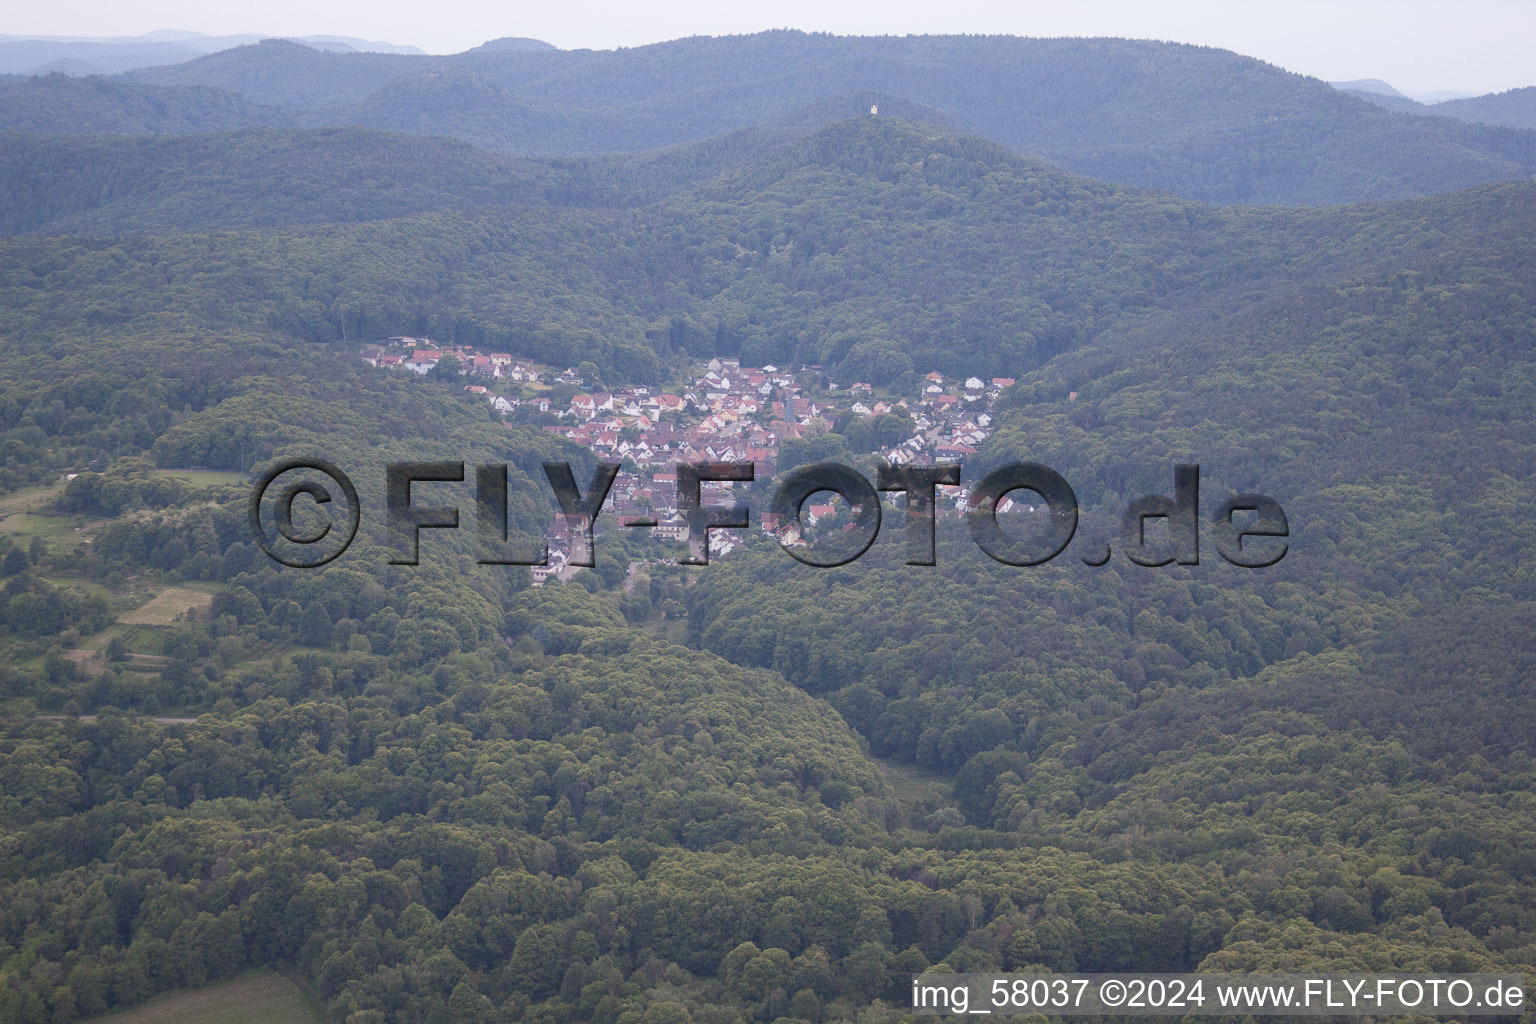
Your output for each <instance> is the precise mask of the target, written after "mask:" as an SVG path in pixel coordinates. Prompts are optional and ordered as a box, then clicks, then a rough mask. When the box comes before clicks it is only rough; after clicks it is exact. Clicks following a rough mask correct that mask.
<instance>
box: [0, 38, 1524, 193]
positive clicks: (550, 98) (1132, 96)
mask: <svg viewBox="0 0 1536 1024" xmlns="http://www.w3.org/2000/svg"><path fill="white" fill-rule="evenodd" d="M114 81H115V82H116V83H118V84H119V85H120V87H121V88H125V89H129V90H132V89H136V88H141V87H146V86H149V85H155V86H160V87H162V88H172V89H174V90H180V89H186V88H192V87H200V88H204V89H208V88H212V89H217V90H221V91H223V92H224V93H233V94H235V95H237V96H239V97H241V98H242V99H243V100H244V101H246V102H247V103H249V104H255V105H258V107H259V108H260V109H261V110H270V109H277V110H281V111H283V112H284V113H283V114H282V115H281V116H283V117H290V118H302V119H303V120H304V121H305V122H306V123H309V124H315V125H320V124H354V125H362V126H367V127H373V128H381V129H391V130H401V131H412V132H419V131H426V132H431V133H439V132H446V133H449V134H453V135H456V136H459V137H461V138H465V139H468V140H470V141H473V142H476V143H477V144H480V145H484V146H487V147H491V148H495V149H500V150H503V151H507V152H513V153H519V154H524V155H540V154H556V153H560V154H598V153H606V152H614V151H638V150H648V149H653V148H656V147H661V146H667V145H673V144H676V143H679V142H685V141H689V140H697V139H702V138H706V137H709V136H714V135H719V134H721V133H724V132H728V131H732V130H735V129H739V128H745V127H752V126H762V125H768V124H773V123H777V122H779V121H781V120H783V119H784V118H786V117H788V116H791V115H792V113H793V112H794V111H797V110H801V109H805V108H807V107H810V108H815V107H817V106H819V105H825V104H827V103H829V102H833V103H838V104H843V106H842V109H841V111H840V113H841V114H842V115H848V114H852V113H856V112H859V111H861V110H867V109H868V106H869V103H868V100H867V97H868V96H870V95H872V94H884V95H887V96H889V97H895V98H899V99H900V100H904V101H906V102H907V103H909V104H915V105H921V106H922V107H925V108H928V109H930V110H932V111H933V112H935V113H936V114H937V115H938V116H940V117H942V118H943V119H946V120H949V121H951V122H952V123H954V124H955V125H957V126H959V127H962V128H964V129H965V130H967V131H971V132H975V133H977V134H980V135H983V136H985V137H987V138H990V139H993V140H995V141H997V142H1000V143H1002V144H1004V145H1006V146H1008V147H1010V148H1012V149H1014V150H1016V151H1019V152H1024V153H1030V154H1034V155H1037V156H1043V157H1045V158H1047V159H1049V160H1051V161H1053V162H1056V163H1059V164H1060V165H1062V166H1063V167H1066V168H1068V169H1070V170H1074V171H1077V172H1079V173H1083V174H1087V175H1090V176H1093V177H1096V178H1100V179H1104V180H1109V181H1117V182H1125V183H1130V184H1137V185H1145V186H1150V187H1154V188H1160V189H1166V190H1169V191H1173V192H1176V193H1178V194H1181V195H1184V196H1187V197H1191V198H1197V199H1203V200H1207V201H1212V202H1218V203H1237V202H1256V203H1287V204H1319V203H1335V202H1348V201H1354V200H1363V199H1387V198H1401V197H1408V196H1416V195H1424V194H1429V193H1435V192H1443V191H1449V190H1453V189H1459V188H1465V187H1468V186H1471V185H1475V184H1480V183H1484V182H1491V181H1497V180H1506V179H1511V178H1524V177H1528V176H1529V175H1530V174H1531V173H1532V171H1533V169H1536V143H1533V141H1532V140H1533V138H1536V136H1533V135H1531V134H1530V133H1527V132H1522V131H1517V130H1513V129H1507V128H1491V127H1485V126H1475V125H1468V124H1465V123H1461V122H1457V121H1454V120H1450V119H1445V118H1422V117H1414V116H1401V115H1394V114H1391V113H1389V112H1387V111H1384V110H1382V109H1380V108H1379V107H1377V106H1374V105H1372V104H1370V103H1368V102H1365V101H1363V100H1361V99H1358V98H1356V97H1353V96H1349V95H1346V94H1344V93H1341V92H1339V91H1337V90H1335V89H1333V88H1331V87H1329V86H1328V85H1327V84H1326V83H1323V82H1320V81H1317V80H1314V79H1308V78H1303V77H1301V76H1298V75H1292V74H1288V73H1286V72H1283V71H1281V70H1279V69H1278V68H1275V67H1273V66H1270V65H1267V64H1264V63H1262V62H1260V61H1256V60H1252V59H1250V58H1246V57H1241V56H1238V55H1236V54H1232V53H1229V52H1225V51H1220V50H1214V49H1208V48H1201V47H1191V46H1182V45H1175V44H1166V43H1154V42H1135V41H1128V40H1115V39H1050V40H1047V39H1019V38H1013V37H982V36H915V37H905V38H895V37H868V38H865V37H838V36H829V35H807V34H804V33H798V32H768V33H763V34H759V35H754V36H739V37H724V38H691V39H682V40H676V41H673V42H669V43H660V44H656V45H653V46H645V47H638V48H635V49H626V50H617V51H563V50H555V49H552V48H550V49H533V50H522V49H511V50H508V49H477V50H471V51H468V52H466V53H463V54H457V55H453V56H445V57H427V56H405V55H398V54H371V53H354V54H332V53H322V52H320V51H317V50H314V49H311V48H308V47H305V46H302V45H300V44H296V43H286V42H279V41H267V42H264V43H261V44H258V45H254V46H248V47H241V48H238V49H234V50H228V51H224V52H221V53H217V54H212V55H209V56H208V57H205V58H201V59H198V60H194V61H189V62H186V63H184V64H178V65H174V66H168V67H164V68H151V69H143V70H140V71H135V72H132V73H131V74H130V75H128V76H125V77H120V78H119V79H116V80H114ZM79 89H80V87H79V86H77V85H72V84H68V83H65V82H59V81H54V80H53V79H51V78H50V79H35V80H31V81H29V82H27V83H24V84H22V85H20V86H15V87H12V88H11V89H10V90H9V91H8V92H7V93H6V94H5V95H6V98H5V101H4V103H3V104H0V125H5V126H8V127H13V128H35V127H36V126H38V125H39V124H40V123H41V122H43V121H45V120H47V119H49V118H50V116H52V120H53V121H54V123H56V124H59V125H61V126H63V127H61V128H60V129H59V130H71V129H70V127H68V126H69V125H70V124H71V123H78V124H83V125H85V126H88V127H87V129H86V130H97V131H100V130H121V131H142V130H153V131H178V130H185V129H183V128H179V127H177V123H178V122H179V121H185V120H187V118H186V117H180V118H176V117H172V118H166V119H164V120H165V121H166V122H167V125H166V126H165V127H155V126H152V125H150V124H148V123H146V119H145V117H144V116H143V115H142V113H136V109H137V108H138V107H142V106H145V105H147V104H146V102H145V101H141V100H136V99H132V98H130V97H131V95H132V94H131V92H130V93H128V94H114V93H108V92H103V93H102V94H101V95H100V97H99V99H98V103H97V106H96V108H95V109H93V110H90V111H84V112H81V113H80V114H79V115H77V116H76V117H73V118H72V117H69V116H67V115H68V112H69V110H70V109H71V105H72V104H73V105H75V106H76V107H77V106H78V98H77V97H76V95H75V94H76V93H77V92H78V91H79ZM202 102H203V103H204V104H206V103H207V102H208V101H207V100H206V98H205V99H204V100H203V101H202ZM905 112H906V113H909V114H913V115H915V116H922V115H919V114H918V113H917V110H916V108H915V107H914V108H913V109H909V110H907V111H905ZM53 115H64V116H53ZM255 116H267V117H272V116H277V115H260V114H257V113H252V112H242V111H240V110H231V111H230V112H229V114H228V118H229V121H228V122H226V123H221V124H218V125H214V124H209V123H207V122H206V120H205V121H204V122H202V123H203V126H204V127H205V128H213V127H219V128H238V127H244V126H247V125H249V124H250V123H252V122H251V120H250V118H252V117H255ZM114 123H116V124H117V125H118V127H116V128H115V129H114V128H113V125H114ZM260 123H271V122H270V121H262V122H260Z"/></svg>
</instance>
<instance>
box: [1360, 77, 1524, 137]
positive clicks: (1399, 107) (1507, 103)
mask: <svg viewBox="0 0 1536 1024" xmlns="http://www.w3.org/2000/svg"><path fill="white" fill-rule="evenodd" d="M1353 84H1355V83H1339V88H1341V89H1344V90H1345V91H1346V92H1351V93H1353V94H1355V95H1358V96H1360V97H1361V98H1362V99H1365V100H1368V101H1369V102H1371V103H1375V104H1377V105H1378V106H1381V107H1385V108H1386V109H1388V110H1396V111H1399V112H1402V113H1410V114H1430V115H1433V116H1437V117H1454V118H1457V119H1458V120H1461V121H1468V122H1471V123H1473V124H1488V125H1500V126H1503V127H1506V128H1526V129H1532V128H1536V86H1525V87H1523V88H1520V89H1510V90H1508V91H1507V92H1498V93H1489V94H1488V95H1486V96H1466V97H1461V98H1457V99H1448V100H1443V101H1441V102H1438V103H1421V102H1419V101H1417V100H1412V99H1409V98H1408V97H1406V96H1402V95H1397V96H1391V95H1382V94H1380V93H1376V92H1374V91H1373V90H1369V89H1358V88H1355V89H1350V88H1347V86H1350V85H1353Z"/></svg>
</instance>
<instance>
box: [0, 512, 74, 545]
mask: <svg viewBox="0 0 1536 1024" xmlns="http://www.w3.org/2000/svg"><path fill="white" fill-rule="evenodd" d="M71 529H72V526H71V524H70V521H69V520H68V519H61V518H60V517H58V516H39V515H34V514H32V513H30V512H6V511H4V510H0V533H19V534H22V535H24V536H28V537H31V536H34V535H36V536H38V537H41V538H43V540H45V541H48V540H53V539H56V538H58V537H63V536H66V535H67V534H69V532H70V531H71Z"/></svg>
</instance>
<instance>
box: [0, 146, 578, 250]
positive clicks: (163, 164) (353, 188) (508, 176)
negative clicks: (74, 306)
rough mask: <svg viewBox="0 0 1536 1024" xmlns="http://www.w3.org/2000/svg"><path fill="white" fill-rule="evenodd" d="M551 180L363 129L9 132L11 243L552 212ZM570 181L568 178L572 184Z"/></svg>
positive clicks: (3, 220) (1, 155)
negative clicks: (529, 207) (495, 211)
mask: <svg viewBox="0 0 1536 1024" xmlns="http://www.w3.org/2000/svg"><path fill="white" fill-rule="evenodd" d="M551 176H552V172H551V171H550V169H548V168H545V167H541V166H537V165H533V164H530V163H528V162H526V161H520V160H517V159H515V158H511V157H505V156H499V155H497V154H493V153H487V152H485V151H484V150H480V149H476V148H474V147H473V146H470V145H468V144H467V143H463V142H458V141H456V140H450V139H442V138H436V139H432V138H423V137H420V136H409V135H398V134H390V133H383V132H373V131H368V130H365V129H358V128H318V129H294V130H286V131H284V130H276V129H260V130H254V131H247V132H215V133H211V134H205V135H177V136H155V135H149V136H132V137H130V136H120V135H111V136H59V135H35V134H29V135H24V134H20V133H9V134H4V135H0V181H3V182H4V184H3V185H0V197H3V198H0V232H4V233H6V234H19V233H24V232H38V233H45V234H91V235H115V234H143V233H155V232H164V231H188V230H202V231H213V230H220V229H233V228H254V227H285V226H290V225H295V224H316V223H330V222H347V221H357V220H380V219H386V218H390V217H399V216H404V215H406V214H411V213H425V212H429V211H434V210H447V209H472V208H479V207H486V206H493V205H497V204H526V203H540V202H544V201H545V191H546V185H545V179H549V178H550V177H551ZM573 177H574V176H573V175H569V174H567V175H562V176H561V179H560V180H566V179H568V178H573Z"/></svg>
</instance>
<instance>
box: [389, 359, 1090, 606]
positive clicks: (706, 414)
mask: <svg viewBox="0 0 1536 1024" xmlns="http://www.w3.org/2000/svg"><path fill="white" fill-rule="evenodd" d="M450 356H451V357H453V358H454V359H455V360H457V364H458V367H459V370H460V372H461V373H462V374H463V375H464V377H465V379H466V381H467V383H465V384H464V390H465V391H466V392H467V393H469V394H472V395H476V396H479V397H481V398H483V399H484V400H485V401H487V402H489V403H490V405H491V406H492V408H493V409H495V410H496V412H497V413H498V414H500V415H501V416H502V417H503V418H504V419H507V420H523V421H530V420H531V421H533V422H537V423H540V424H541V425H542V427H543V429H545V430H548V431H550V432H551V433H555V434H559V435H560V436H562V437H565V438H567V439H569V440H571V441H574V442H576V443H577V444H580V445H582V446H584V447H586V448H589V449H591V450H592V451H593V452H594V453H596V454H597V455H598V456H599V457H601V458H604V459H613V460H617V461H620V462H622V463H623V464H624V469H623V470H622V471H621V472H620V473H619V475H618V477H617V478H616V479H615V481H614V485H613V488H612V490H611V491H610V492H609V497H608V502H607V504H606V505H605V511H612V512H614V513H615V514H617V515H618V516H621V517H630V518H647V519H654V520H655V521H656V522H657V525H656V526H655V527H654V528H652V529H651V531H650V532H651V533H652V534H653V535H654V536H656V537H658V538H661V539H663V540H676V539H678V538H680V537H681V536H682V535H683V526H682V523H681V520H680V519H679V518H678V513H677V509H676V504H677V494H676V487H677V478H676V474H675V472H674V469H675V467H676V466H677V464H679V463H684V462H704V461H716V462H751V463H754V464H755V467H756V470H755V475H756V479H757V480H758V481H765V480H771V479H772V478H773V477H774V476H775V475H776V474H777V472H778V462H779V446H780V444H782V443H783V442H784V441H787V440H791V439H795V438H803V437H807V436H810V435H813V434H817V433H822V432H825V431H826V430H828V429H831V427H832V426H833V425H834V424H835V423H838V422H840V421H842V420H845V419H847V418H848V417H860V416H864V417H880V416H883V415H886V414H895V415H897V416H899V417H901V418H902V419H903V420H905V421H908V422H909V423H910V434H909V436H907V437H905V438H903V439H902V440H901V441H899V442H898V443H895V444H891V445H889V446H886V447H882V448H881V449H879V450H878V451H877V452H876V454H879V455H880V456H881V457H882V458H884V459H885V460H887V461H888V462H890V463H892V464H895V465H908V464H917V465H923V464H929V463H933V462H956V461H961V462H963V461H964V460H965V459H967V458H969V457H970V456H973V455H975V454H976V452H977V451H978V450H979V448H980V446H981V444H982V442H983V441H984V440H985V439H986V438H987V436H988V434H989V432H990V427H991V423H992V416H993V413H992V404H993V402H994V401H995V400H996V398H997V397H998V395H999V394H1000V393H1001V392H1002V391H1003V390H1004V389H1005V388H1008V387H1010V386H1011V385H1012V384H1013V383H1014V381H1013V379H1012V378H1007V377H994V378H991V379H987V380H983V379H982V378H979V377H968V378H965V379H952V378H946V377H944V375H942V374H940V373H937V372H934V373H930V374H928V375H927V377H925V378H924V379H923V383H922V388H921V393H920V394H918V395H916V396H914V397H912V398H900V399H890V398H880V397H877V396H876V394H875V389H874V388H873V387H872V386H871V385H869V384H867V383H863V382H853V383H851V384H847V385H841V384H836V383H826V385H825V387H817V388H815V389H814V391H815V392H816V393H815V394H810V393H808V392H809V391H810V390H812V389H807V388H805V387H803V386H802V384H801V382H800V380H799V379H798V378H797V375H796V374H795V373H794V372H792V371H789V370H781V369H779V368H778V367H775V366H758V367H754V366H743V365H741V363H740V362H739V361H737V360H735V359H712V360H710V361H709V363H708V364H707V366H704V367H701V368H700V369H701V371H702V372H698V373H697V375H696V376H693V377H691V378H689V379H687V380H685V381H683V382H680V383H679V384H677V385H676V386H675V387H674V388H672V389H666V388H648V387H642V386H632V387H623V388H615V389H612V390H599V389H597V388H595V387H592V386H590V385H591V384H592V383H594V382H589V381H584V380H582V379H581V377H580V376H579V375H578V374H577V372H576V371H575V370H572V369H566V370H564V371H561V372H556V371H554V370H553V369H551V368H549V367H544V366H540V365H538V364H536V363H532V362H530V361H527V360H515V359H513V358H512V356H511V355H510V354H507V353H489V354H486V353H481V352H477V351H476V350H474V349H473V348H470V347H466V346H445V345H439V344H437V343H435V342H433V341H432V340H431V339H429V338H409V337H398V338H390V339H388V340H387V341H386V342H383V343H381V344H378V345H371V346H368V347H367V348H365V349H364V350H363V358H364V359H365V360H366V361H367V362H368V363H370V364H371V365H373V366H377V367H380V368H384V369H396V370H404V371H407V372H414V373H422V374H424V373H427V372H428V371H429V370H431V369H433V368H434V367H436V366H437V365H438V364H439V363H440V362H442V360H444V359H446V358H448V357H450ZM811 370H812V372H813V373H816V374H817V376H818V378H819V377H820V373H819V370H820V368H819V367H812V368H811ZM560 384H564V385H569V387H567V388H565V389H563V390H562V391H560V392H558V393H561V394H570V397H569V399H568V400H567V401H565V402H563V403H562V402H560V401H557V400H556V399H555V398H552V397H551V392H552V391H553V386H554V385H560ZM573 389H574V391H573ZM1073 397H1076V396H1075V395H1074V396H1073ZM733 486H740V485H731V484H710V483H706V484H705V485H704V491H703V498H704V500H705V502H706V503H726V502H728V501H730V500H732V499H731V495H730V490H731V488H732V487H733ZM943 492H947V493H943ZM966 497H967V495H966V493H965V489H964V488H944V489H942V492H941V494H940V500H941V503H942V504H941V507H946V508H947V509H950V510H954V509H959V508H962V507H963V504H964V501H965V500H966ZM743 500H744V499H743ZM757 504H759V505H761V504H762V503H761V502H758V503H757ZM836 512H837V506H834V505H828V504H816V503H812V504H808V505H806V506H805V508H804V510H803V511H802V516H801V522H802V523H804V524H806V525H813V524H814V523H815V522H816V521H817V520H818V519H824V518H827V517H830V516H834V515H836ZM753 518H754V519H755V520H757V521H758V522H759V523H760V525H761V528H762V529H763V530H765V531H767V532H770V533H774V534H776V535H777V536H779V538H780V540H781V541H784V542H785V543H796V542H797V541H798V537H797V536H796V534H795V532H794V531H795V525H794V524H793V523H792V522H791V523H781V522H779V521H778V520H777V518H776V517H774V516H773V515H772V514H770V513H764V512H761V511H754V515H753ZM569 536H570V535H569V531H565V530H561V529H558V528H554V527H552V529H551V534H550V538H549V540H550V556H551V557H550V565H549V566H548V567H542V568H540V569H537V570H535V572H534V579H535V582H543V580H544V579H547V578H548V577H550V576H555V575H568V574H569V573H571V572H573V571H574V567H571V566H570V565H569V559H570V547H569ZM739 543H740V540H739V539H738V538H737V536H736V535H734V532H733V531H717V532H716V533H715V534H714V536H713V539H712V543H711V557H718V556H722V555H727V554H729V553H730V550H731V549H732V548H734V547H735V546H737V545H739Z"/></svg>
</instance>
